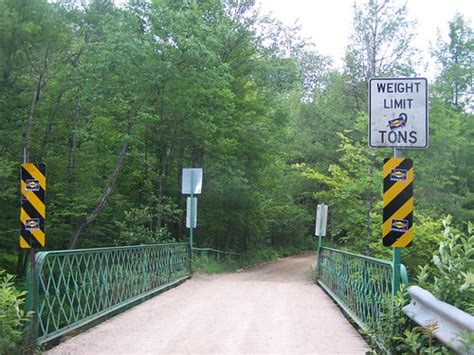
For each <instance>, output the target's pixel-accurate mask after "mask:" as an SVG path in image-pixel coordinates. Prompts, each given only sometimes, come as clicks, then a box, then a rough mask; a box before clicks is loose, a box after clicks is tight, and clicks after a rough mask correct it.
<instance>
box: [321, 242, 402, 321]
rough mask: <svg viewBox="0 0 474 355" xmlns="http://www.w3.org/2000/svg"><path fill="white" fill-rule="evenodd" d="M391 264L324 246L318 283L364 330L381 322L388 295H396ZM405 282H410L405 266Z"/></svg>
mask: <svg viewBox="0 0 474 355" xmlns="http://www.w3.org/2000/svg"><path fill="white" fill-rule="evenodd" d="M392 267H393V264H392V262H390V261H386V260H381V259H376V258H371V257H368V256H363V255H358V254H354V253H350V252H347V251H342V250H337V249H331V248H325V247H321V248H320V252H319V260H318V283H319V284H320V285H321V286H322V287H323V288H324V289H325V290H326V291H327V292H328V293H329V294H330V295H331V297H332V298H333V299H334V300H335V301H336V302H337V303H338V305H339V306H341V307H342V308H343V309H344V311H346V313H347V314H348V315H349V316H350V317H351V318H352V319H353V320H354V321H355V322H356V323H357V324H358V325H359V326H360V327H361V328H363V329H367V328H368V327H369V326H371V325H373V324H374V322H377V321H379V320H380V315H381V312H382V311H383V307H384V305H385V299H386V297H387V296H390V295H392ZM401 283H405V284H407V283H408V278H407V274H406V270H405V267H404V266H403V265H401Z"/></svg>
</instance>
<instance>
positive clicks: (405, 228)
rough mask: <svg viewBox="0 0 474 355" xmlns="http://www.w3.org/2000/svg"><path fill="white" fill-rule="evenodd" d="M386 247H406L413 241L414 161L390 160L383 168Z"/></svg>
mask: <svg viewBox="0 0 474 355" xmlns="http://www.w3.org/2000/svg"><path fill="white" fill-rule="evenodd" d="M382 238H383V245H384V246H387V247H393V248H405V247H407V246H410V244H411V243H412V241H413V162H412V160H411V159H406V158H388V159H385V160H384V165H383V226H382Z"/></svg>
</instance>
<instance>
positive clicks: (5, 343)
mask: <svg viewBox="0 0 474 355" xmlns="http://www.w3.org/2000/svg"><path fill="white" fill-rule="evenodd" d="M14 278H15V277H14V276H13V275H9V274H6V273H5V271H4V270H0V354H16V353H21V350H20V349H18V347H17V345H18V342H19V341H20V340H21V339H22V336H23V333H22V331H23V326H24V324H25V322H26V321H27V320H28V318H29V316H30V315H29V314H25V312H24V310H23V309H22V308H23V303H24V300H25V297H24V296H25V293H26V292H24V291H18V290H17V289H16V287H15V286H14V284H13V281H14Z"/></svg>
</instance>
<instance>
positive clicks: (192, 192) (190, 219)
mask: <svg viewBox="0 0 474 355" xmlns="http://www.w3.org/2000/svg"><path fill="white" fill-rule="evenodd" d="M193 198H194V172H192V171H191V203H190V209H191V211H190V213H189V245H190V247H191V255H192V252H193V226H194V203H193V202H194V201H193Z"/></svg>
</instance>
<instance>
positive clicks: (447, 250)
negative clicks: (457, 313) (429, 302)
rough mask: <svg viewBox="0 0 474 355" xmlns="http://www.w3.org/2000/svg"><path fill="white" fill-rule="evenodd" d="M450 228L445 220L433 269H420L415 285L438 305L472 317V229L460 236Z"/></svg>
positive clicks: (449, 220)
mask: <svg viewBox="0 0 474 355" xmlns="http://www.w3.org/2000/svg"><path fill="white" fill-rule="evenodd" d="M450 224H451V216H448V217H447V218H446V219H445V220H444V221H443V226H444V239H443V240H442V241H441V242H440V244H439V249H438V251H437V253H435V254H434V256H433V259H432V261H433V265H425V266H424V267H422V268H420V273H419V275H418V282H419V284H420V286H421V287H423V288H426V289H427V290H428V291H430V292H431V293H432V294H433V295H435V296H436V297H437V298H439V299H440V300H441V301H444V302H446V303H449V304H451V305H453V306H455V307H458V308H460V309H462V310H463V311H465V312H467V313H474V272H473V270H474V226H473V225H472V224H471V223H468V225H467V234H462V233H459V232H457V231H455V230H453V229H452V228H451V226H450ZM433 266H434V267H433Z"/></svg>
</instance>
